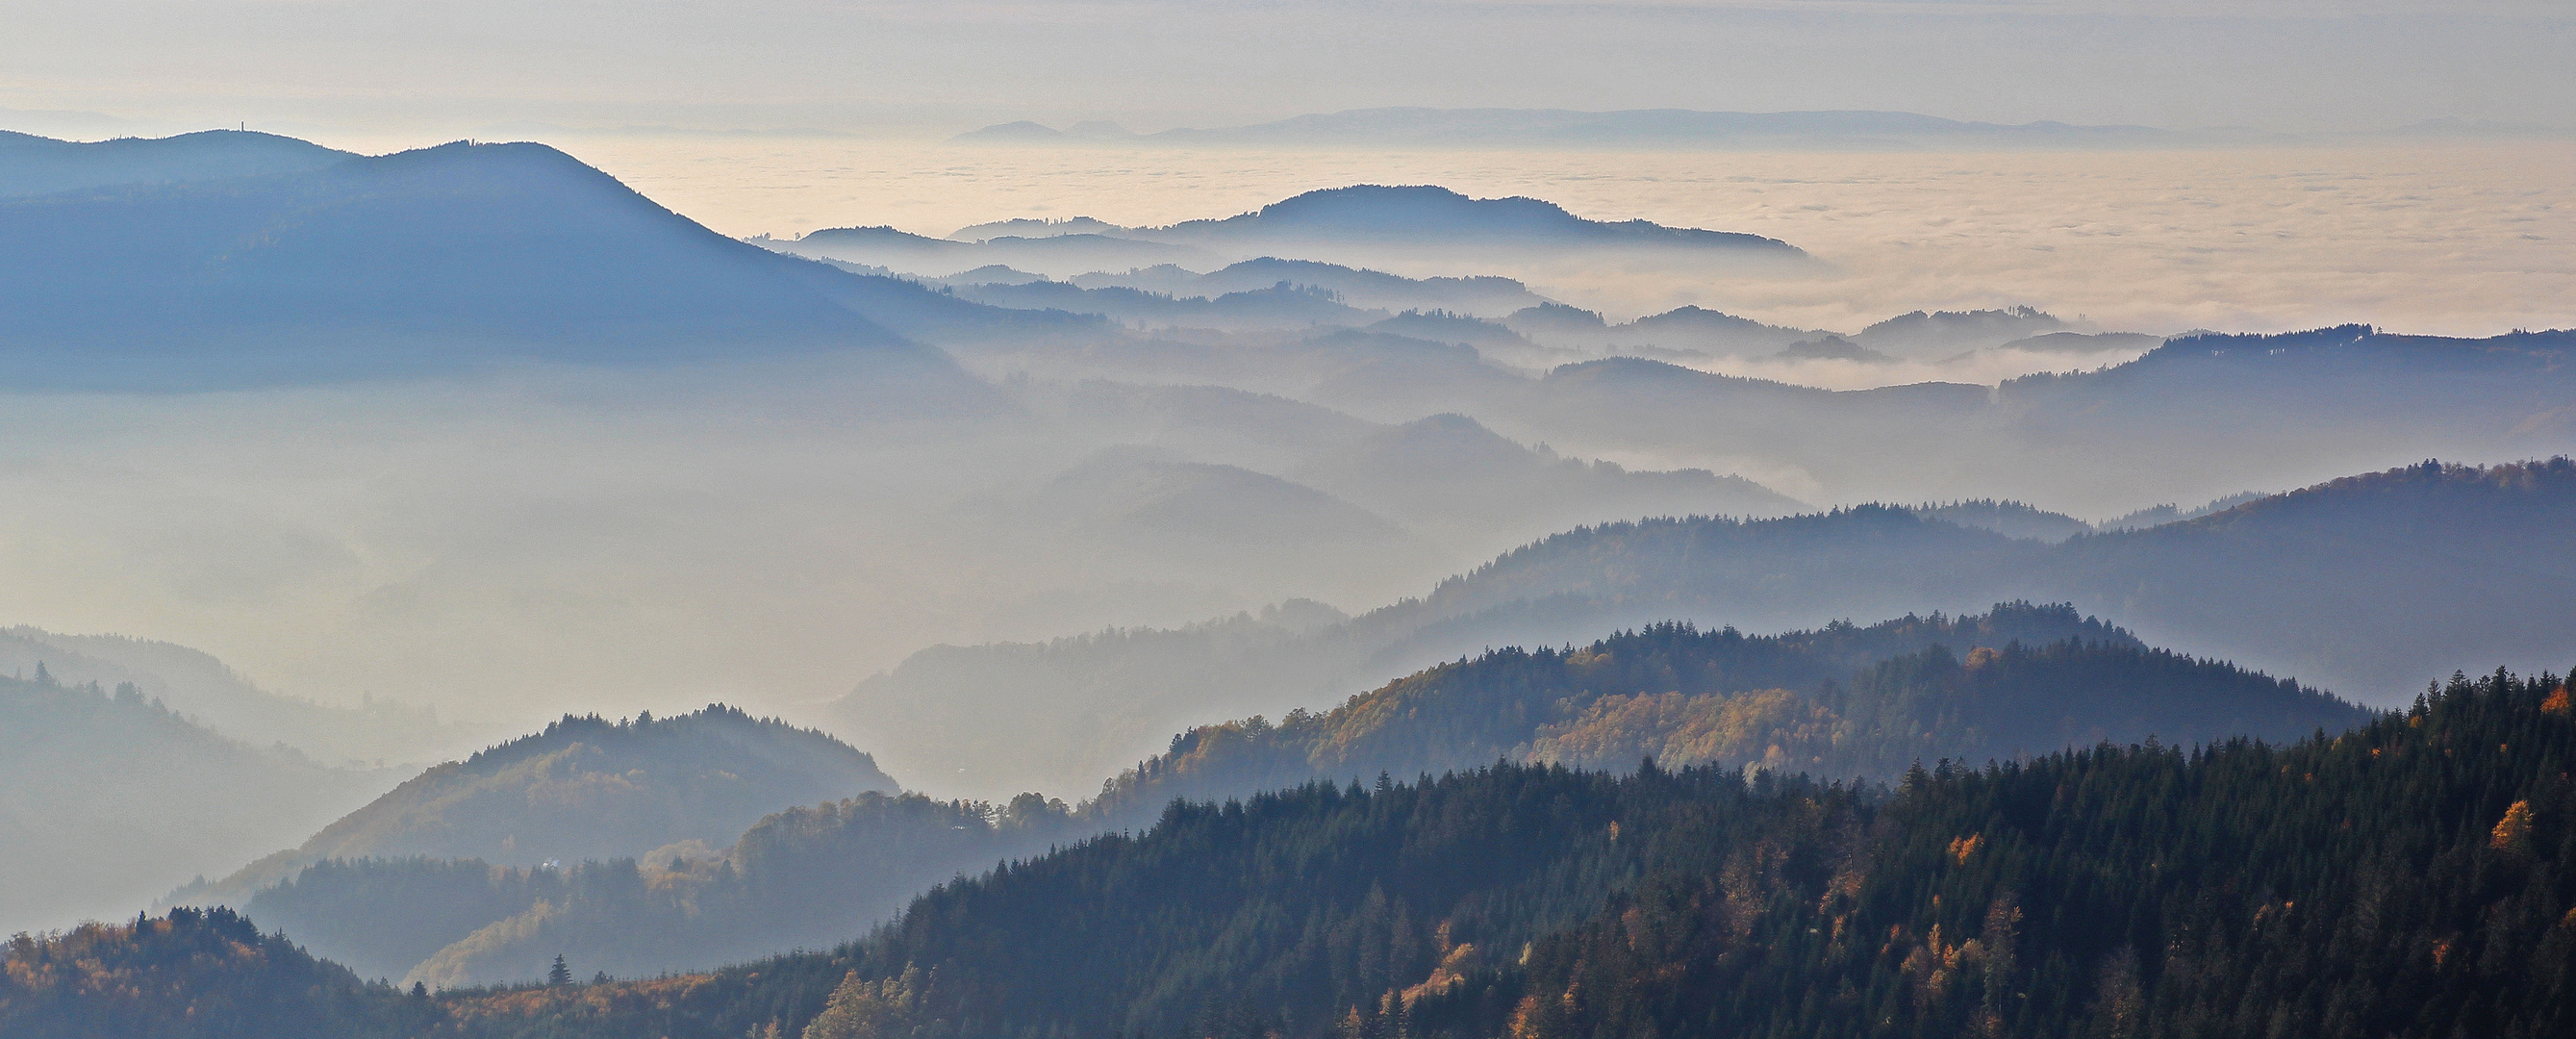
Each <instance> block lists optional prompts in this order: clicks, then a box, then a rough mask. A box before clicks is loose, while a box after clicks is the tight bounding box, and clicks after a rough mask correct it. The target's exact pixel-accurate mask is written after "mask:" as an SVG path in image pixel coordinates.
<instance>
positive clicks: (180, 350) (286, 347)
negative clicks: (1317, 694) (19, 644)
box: [0, 142, 1096, 399]
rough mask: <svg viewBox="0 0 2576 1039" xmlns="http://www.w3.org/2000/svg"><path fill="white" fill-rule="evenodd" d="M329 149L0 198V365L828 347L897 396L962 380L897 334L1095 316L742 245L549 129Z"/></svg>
mask: <svg viewBox="0 0 2576 1039" xmlns="http://www.w3.org/2000/svg"><path fill="white" fill-rule="evenodd" d="M165 143H166V142H165ZM79 147H84V148H87V147H95V146H79ZM119 155H122V156H123V158H122V159H120V158H119ZM324 157H329V158H332V159H334V161H331V162H328V163H324V164H319V165H313V166H306V167H303V168H296V167H297V166H298V164H297V163H286V164H284V165H285V167H286V168H281V169H267V168H260V169H251V168H249V167H246V168H245V170H246V171H247V172H249V173H251V174H253V175H237V176H228V177H220V178H209V179H192V180H188V181H187V182H184V183H164V182H162V181H164V180H167V179H170V178H165V177H162V176H160V175H159V174H158V173H157V172H156V170H157V169H158V167H156V166H153V165H152V164H151V163H150V162H148V161H146V160H147V159H149V158H150V156H146V155H140V154H139V153H138V154H125V153H119V154H118V155H106V156H103V157H101V158H100V159H98V160H97V164H104V165H107V166H114V165H115V164H116V163H117V162H119V161H124V162H126V163H127V166H128V167H131V168H130V169H127V170H126V171H125V172H123V173H118V172H116V170H114V169H108V170H92V171H91V172H90V173H89V174H88V175H87V176H88V177H89V183H91V184H94V185H98V186H90V187H84V188H83V189H82V190H74V191H57V192H55V193H51V194H27V195H22V196H21V197H17V198H5V199H0V269H6V270H7V271H8V272H9V275H8V277H6V278H0V344H6V345H7V346H8V347H10V356H11V357H12V358H13V360H11V361H10V363H9V364H8V365H7V372H8V374H9V376H10V378H11V379H12V380H13V383H15V384H20V385H37V386H77V387H91V388H111V389H113V388H132V387H144V388H155V389H168V388H180V389H185V388H193V387H197V386H204V385H217V386H242V385H261V384H269V383H276V382H304V381H312V380H316V379H336V378H348V377H361V376H380V375H389V374H390V375H408V374H417V373H435V372H452V371H456V370H459V369H462V368H469V367H474V366H479V365H489V364H493V363H499V362H517V363H526V362H531V361H538V362H552V363H574V364H628V365H631V364H645V363H674V362H691V361H704V360H712V359H717V358H728V359H736V360H739V359H742V358H745V357H778V356H808V355H814V354H826V353H828V354H836V355H840V356H849V357H858V358H862V359H864V360H866V361H867V362H868V363H869V364H871V365H873V366H874V368H875V370H876V371H877V372H878V374H879V375H880V376H881V377H882V378H885V379H888V380H892V381H893V382H896V383H900V384H901V385H902V386H903V387H904V388H905V390H904V393H901V394H896V395H894V396H893V397H892V398H890V399H901V398H902V397H904V396H907V395H915V394H924V393H935V392H945V393H949V394H968V393H971V384H970V383H969V382H968V381H967V380H965V378H964V376H963V375H962V374H960V373H958V372H957V371H956V370H955V368H954V366H953V365H952V364H951V363H950V362H949V361H948V360H947V358H946V357H944V356H943V355H941V354H940V353H939V352H938V351H937V350H935V349H931V348H929V347H925V346H922V345H919V343H917V342H915V341H914V339H920V338H928V339H934V340H935V339H938V338H940V337H942V336H946V335H956V336H963V337H972V336H974V335H978V334H997V333H1005V332H1021V331H1028V330H1031V329H1051V330H1056V331H1064V330H1067V329H1073V328H1079V327H1083V326H1085V325H1086V324H1096V322H1091V321H1087V320H1085V319H1072V318H1070V317H1069V316H1068V315H1060V314H1059V315H1053V316H1048V315H1037V314H1016V315H1014V314H1009V313H1006V312H1002V311H996V310H993V309H991V308H987V307H981V306H978V305H975V304H972V303H968V302H965V301H963V300H956V299H952V298H949V297H946V296H942V295H939V294H937V293H934V292H931V291H930V290H927V289H924V288H922V287H921V286H919V285H914V284H909V283H904V282H898V281H894V280H891V279H885V278H865V277H860V276H856V275H852V274H848V273H845V272H842V271H838V270H834V269H832V268H830V267H828V266H825V265H822V264H816V263H810V262H805V261H802V260H798V259H795V258H792V257H785V256H780V255H778V254H776V253H772V252H769V251H766V250H762V249H758V248H755V247H752V246H749V245H745V244H743V243H740V242H736V241H733V240H731V239H728V238H725V237H724V236H722V235H718V234H716V233H714V232H712V231H709V230H707V229H706V228H704V227H701V226H699V225H698V224H696V223H694V222H692V221H690V220H688V219H687V218H685V217H682V216H679V215H678V214H675V213H673V212H671V211H670V210H667V209H665V208H663V207H661V206H659V205H656V204H654V203H653V202H652V201H651V200H649V199H646V198H644V197H643V196H641V195H639V194H636V193H635V192H634V191H632V190H629V189H628V188H627V187H626V186H625V185H623V184H620V183H618V182H617V181H616V180H615V179H614V178H612V177H610V176H608V175H607V174H605V173H601V172H600V171H598V170H595V169H592V168H590V167H588V166H585V165H583V164H581V163H580V162H579V161H577V160H575V159H573V158H572V157H571V156H568V155H565V154H563V153H561V152H558V151H556V150H554V149H552V148H548V147H545V146H543V145H537V144H491V145H485V144H472V143H457V144H450V145H443V146H440V147H436V148H428V149H422V150H418V151H409V152H402V153H398V154H393V155H384V156H344V155H340V154H339V153H326V156H324ZM272 165H274V164H272ZM208 169H209V170H215V171H220V170H221V169H222V167H221V166H220V165H218V166H212V167H208ZM908 337H910V338H908Z"/></svg>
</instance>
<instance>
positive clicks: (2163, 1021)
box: [0, 671, 2576, 1039]
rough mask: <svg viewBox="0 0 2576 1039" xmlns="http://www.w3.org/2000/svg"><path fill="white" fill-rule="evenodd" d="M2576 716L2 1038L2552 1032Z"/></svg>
mask: <svg viewBox="0 0 2576 1039" xmlns="http://www.w3.org/2000/svg"><path fill="white" fill-rule="evenodd" d="M2570 703H2571V701H2570V700H2569V694H2568V691H2567V687H2566V686H2565V685H2564V684H2563V683H2562V682H2561V681H2560V680H2559V679H2558V678H2557V677H2556V676H2553V675H2546V674H2544V675H2539V676H2535V677H2532V678H2515V677H2513V676H2511V675H2508V674H2506V673H2503V672H2501V671H2499V672H2497V673H2495V674H2493V675H2490V676H2488V677H2486V678H2483V679H2477V680H2471V679H2467V678H2464V677H2455V678H2454V679H2453V680H2452V681H2451V682H2450V683H2449V684H2448V686H2447V687H2441V688H2437V689H2435V690H2433V691H2432V692H2430V693H2428V694H2427V695H2426V696H2425V697H2424V698H2422V699H2421V700H2420V701H2418V703H2416V704H2415V705H2414V706H2413V707H2412V708H2410V709H2408V710H2405V711H2402V712H2396V713H2392V714H2390V715H2386V716H2382V717H2380V718H2378V719H2377V720H2374V721H2372V722H2371V723H2369V724H2367V725H2364V726H2362V727H2360V728H2357V729H2354V730H2352V731H2350V732H2347V733H2342V734H2319V735H2316V736H2312V737H2309V738H2306V739H2302V740H2300V741H2298V742H2297V743H2295V744H2291V745H2288V746H2278V745H2270V744H2265V743H2261V742H2257V741H2249V740H2232V741H2228V742H2225V743H2222V744H2219V745H2216V746H2212V747H2207V748H2203V749H2199V750H2191V751H2186V750H2184V749H2182V748H2178V747H2174V746H2170V745H2156V744H2149V745H2144V746H2131V747H2126V748H2119V747H2111V746H2101V747H2095V748H2091V749H2084V750H2075V751H2066V752H2060V753H2056V754H2051V755H2047V756H2044V757H2041V758H2038V759H2035V760H2032V761H2028V762H2016V763H2003V764H1999V765H1996V766H1990V767H1988V768H1984V769H1963V768H1958V767H1956V766H1953V765H1950V764H1948V763H1942V764H1941V765H1939V766H1938V767H1935V768H1930V769H1923V770H1916V771H1911V772H1909V773H1908V774H1907V775H1906V776H1905V777H1903V779H1902V780H1901V781H1900V782H1899V783H1898V784H1897V785H1896V786H1895V787H1894V788H1893V790H1891V791H1887V792H1885V793H1884V794H1880V793H1873V792H1869V791H1856V790H1852V789H1849V788H1838V787H1829V786H1817V785H1814V784H1812V783H1809V782H1806V781H1798V780H1783V779H1779V778H1776V777H1774V776H1773V775H1772V774H1770V773H1767V772H1766V773H1764V774H1762V775H1760V776H1758V777H1753V778H1750V779H1748V778H1746V777H1745V776H1743V775H1742V774H1741V773H1735V772H1727V771H1722V770H1712V769H1685V770H1678V771H1675V770H1665V769H1649V770H1645V771H1641V772H1640V773H1638V774H1635V775H1631V776H1626V777H1615V776H1611V775H1606V774H1602V773H1586V772H1576V771H1569V770H1565V769H1561V768H1553V767H1523V766H1513V765H1496V766H1492V767H1488V768H1485V769H1480V770H1476V771H1475V772H1472V773H1468V774H1454V775H1451V776H1448V777H1445V778H1441V779H1438V780H1429V781H1425V782H1421V783H1384V782H1382V783H1380V784H1378V785H1377V787H1376V788H1375V789H1370V788H1367V787H1363V786H1359V785H1356V784H1354V785H1351V786H1348V787H1344V786H1339V785H1332V784H1315V785H1310V786H1307V787H1304V788H1301V789H1298V790H1294V791H1287V792H1283V793H1278V794H1271V795H1264V796H1261V797H1257V798H1254V799H1251V800H1249V801H1243V802H1235V803H1231V804H1227V805H1222V806H1219V805H1207V804H1182V805H1176V806H1174V807H1172V808H1171V809H1170V810H1168V811H1167V812H1165V813H1164V815H1163V817H1162V818H1161V819H1160V820H1159V821H1158V822H1157V823H1156V825H1155V826H1154V827H1153V828H1152V829H1150V830H1148V831H1146V832H1143V833H1139V834H1134V835H1121V836H1110V837H1103V838H1098V839H1095V840H1092V841H1088V842H1085V843H1083V844H1081V845H1078V846H1075V847H1072V848H1068V849H1064V850H1062V851H1058V852H1056V853H1053V854H1049V855H1047V856H1043V857H1041V858H1038V859H1035V860H1031V861H1028V862H1025V863H1019V864H1014V865H1010V866H1008V867H1006V868H1003V869H1000V870H997V871H995V872H994V873H992V874H989V875H987V876H984V877H981V878H978V879H975V880H971V881H963V882H959V883H956V884H951V885H947V886H945V887H943V888H941V889H940V890H938V891H936V892H933V893H932V894H930V895H927V896H924V897H923V898H922V899H921V900H920V901H918V902H917V903H915V905H914V907H913V908H912V910H910V911H909V912H907V913H906V914H905V917H904V919H903V920H902V922H901V923H900V924H899V925H897V926H895V927H892V928H888V929H886V930H884V931H881V932H879V933H877V934H875V935H873V936H870V937H869V938H867V939H865V940H862V941H858V942H854V943H852V944H849V945H846V946H842V947H840V948H838V949H836V950H833V951H830V952H809V953H799V954H793V955H788V956H782V957H777V958H773V959H769V960H765V961H761V962H758V963H752V964H745V965H743V966H740V967H735V968H728V969H725V970H722V971H717V972H714V973H711V974H707V975H697V976H690V977H684V978H669V979H660V980H652V981H638V982H617V983H611V984H606V985H587V986H582V985H561V986H554V987H547V988H529V989H517V990H509V991H488V992H486V991H470V990H469V991H457V992H449V993H441V994H437V995H434V996H430V997H427V1002H428V1003H429V1004H430V1005H431V1006H432V1007H433V1008H434V1009H433V1011H432V1013H433V1014H434V1016H435V1021H434V1022H433V1023H429V1024H425V1025H424V1024H422V1023H420V1022H419V1020H418V1018H413V1019H411V1020H402V1021H397V1020H393V1019H392V1015H394V1014H395V1013H396V1012H397V1009H398V1008H400V1007H404V1006H414V1005H417V1004H405V1003H403V1002H401V1001H403V1000H408V999H411V998H413V997H408V996H404V995H401V994H399V993H397V992H395V991H394V990H391V989H383V988H369V987H366V986H362V985H358V984H355V982H354V979H349V978H343V979H342V980H340V981H339V982H337V983H336V984H321V985H316V984H313V983H312V982H310V981H308V980H306V979H307V978H308V977H311V976H312V975H313V973H314V968H313V967H311V966H306V965H301V964H298V963H296V962H293V961H291V959H290V958H288V957H285V956H281V957H280V959H281V960H282V961H287V962H285V963H284V966H285V967H286V968H288V969H285V970H283V971H281V973H280V975H279V976H278V977H277V978H276V979H275V981H273V982H266V983H264V984H251V985H238V984H235V981H236V980H237V979H245V978H247V979H249V980H250V981H252V982H254V983H258V982H262V981H263V980H264V979H262V978H261V977H260V975H259V974H258V973H257V971H256V969H255V968H256V966H257V960H256V959H255V958H254V954H253V953H252V951H251V947H250V946H249V945H247V944H242V945H236V946H234V947H232V949H230V950H210V951H213V952H214V953H215V954H214V955H208V956H204V957H200V958H197V959H194V960H191V961H189V962H188V964H187V966H186V967H185V968H182V969H173V970H170V971H168V972H167V974H166V976H165V977H164V979H163V980H162V983H161V984H157V985H155V986H152V987H151V988H150V989H148V990H145V989H142V988H141V987H134V986H110V985H97V984H87V985H83V984H75V983H73V982H74V981H75V980H85V979H86V977H88V976H90V975H97V974H99V973H100V972H101V971H102V970H103V969H105V967H106V966H107V965H114V964H119V963H126V962H132V961H133V960H134V959H136V958H138V956H137V954H138V953H139V952H140V951H141V950H143V949H146V948H153V947H158V946H159V945H161V944H164V943H167V942H168V941H169V940H170V939H169V938H168V937H167V935H169V934H171V933H172V932H173V931H174V930H178V929H183V927H184V926H193V925H196V924H197V923H198V921H197V920H195V919H193V918H192V919H191V920H188V921H184V922H182V921H171V922H170V923H171V925H172V926H171V927H169V928H165V927H163V926H162V925H161V922H159V921H146V922H145V923H146V924H147V925H149V926H147V927H145V928H144V929H143V930H142V931H140V932H137V931H134V930H132V929H128V928H97V929H93V930H91V931H87V932H84V933H82V934H80V935H76V936H66V937H63V938H54V939H43V940H37V939H22V940H20V941H19V942H18V943H17V944H16V945H15V946H13V947H12V949H11V951H10V964H9V966H10V969H9V970H7V971H5V972H0V985H7V986H9V988H8V990H7V992H6V996H7V998H0V1014H6V1015H14V1016H12V1017H9V1018H6V1019H0V1025H8V1024H17V1023H21V1022H48V1021H54V1020H61V1019H63V1016H64V1015H70V1014H81V1013H91V1014H107V1013H118V1014H125V1015H133V1016H135V1017H137V1018H142V1019H149V1015H153V1014H161V1015H172V1014H174V1012H175V1010H176V1009H177V1008H178V1007H181V1006H184V1005H186V1001H187V1000H189V999H190V998H192V996H193V995H194V994H195V993H196V992H199V991H209V990H211V989H212V988H213V987H214V986H217V985H225V986H228V987H227V988H225V989H224V990H225V991H228V992H235V993H247V994H249V995H251V996H255V997H265V998H267V999H270V1000H273V1002H269V1003H260V1002H259V1001H258V1000H257V999H243V998H242V997H241V996H235V997H234V998H235V999H238V1000H241V1002H242V1003H243V1004H247V1005H258V1006H262V1007H263V1008H264V1009H265V1011H266V1012H267V1013H271V1014H287V1013H301V1014H303V1015H305V1016H306V1017H307V1018H315V1019H328V1020H331V1021H333V1022H335V1023H338V1024H339V1025H340V1026H341V1031H340V1034H344V1035H349V1036H359V1037H373V1036H412V1035H421V1036H426V1035H431V1034H438V1035H458V1036H496V1037H497V1036H536V1035H545V1036H549V1037H556V1039H587V1037H598V1039H628V1037H638V1036H669V1037H672V1039H734V1037H737V1036H741V1035H744V1034H746V1032H748V1033H749V1034H754V1035H760V1034H767V1030H768V1029H770V1028H772V1027H775V1028H776V1029H777V1034H780V1035H785V1036H796V1035H802V1036H804V1037H805V1039H842V1037H846V1036H856V1035H866V1036H875V1035H886V1034H911V1035H921V1036H959V1037H964V1036H987V1035H996V1036H998V1035H1027V1034H1037V1035H1054V1034H1105V1033H1109V1032H1120V1033H1125V1034H1141V1035H1145V1036H1178V1035H1189V1036H1199V1037H1221V1039H1236V1037H1242V1039H1251V1037H1256V1036H1265V1035H1277V1036H1283V1037H1288V1039H1322V1037H1325V1036H1351V1035H1359V1036H1383V1037H1423V1039H1433V1037H1439V1039H1448V1037H1456V1039H1481V1037H1487V1036H1494V1035H1505V1034H1508V1035H1513V1036H1516V1037H1527V1039H1557V1037H1572V1036H1587V1035H1602V1034H1622V1035H1635V1034H1647V1033H1650V1032H1651V1033H1652V1034H1658V1035H1671V1034H1695V1035H1708V1036H1715V1037H1735V1036H1767V1035H1826V1034H1829V1035H1851V1036H1921V1035H1962V1034H1997V1035H2067V1036H2088V1037H2089V1036H2117V1037H2124V1039H2125V1037H2150V1036H2152V1037H2164V1036H2176V1037H2180V1036H2192V1035H2209V1034H2254V1033H2261V1034H2266V1035H2275V1036H2282V1037H2288V1039H2304V1037H2315V1039H2333V1037H2343V1036H2352V1035H2372V1036H2397V1037H2416V1036H2422V1037H2426V1039H2438V1037H2446V1036H2451V1035H2455V1034H2461V1033H2462V1032H2463V1031H2465V1032H2467V1033H2468V1034H2478V1035H2495V1036H2501V1037H2507V1039H2522V1037H2541V1036H2555V1035H2561V1034H2564V1033H2565V1032H2566V1031H2567V1030H2569V1029H2570V1028H2576V1016H2572V1015H2576V1001H2570V1000H2568V999H2567V998H2565V997H2566V994H2567V993H2568V992H2569V991H2571V989H2576V924H2570V923H2569V922H2568V921H2569V919H2570V916H2571V908H2576V879H2571V877H2576V874H2571V873H2570V872H2568V871H2567V869H2566V868H2565V867H2566V865H2567V864H2568V863H2569V862H2570V861H2576V815H2571V814H2570V813H2571V811H2576V808H2571V805H2576V787H2571V786H2570V784H2569V780H2568V779H2567V772H2568V770H2569V769H2570V768H2576V708H2571V706H2570ZM75 946H77V948H75ZM26 965H34V966H38V967H42V968H44V969H41V970H35V969H29V968H28V966H26ZM280 996H283V997H287V998H278V997H280ZM401 1012H403V1013H412V1011H401ZM46 1015H53V1016H46ZM165 1019H167V1018H165ZM200 1034H202V1033H200Z"/></svg>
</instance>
